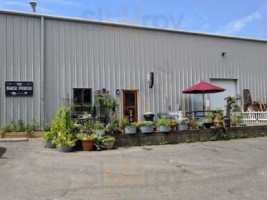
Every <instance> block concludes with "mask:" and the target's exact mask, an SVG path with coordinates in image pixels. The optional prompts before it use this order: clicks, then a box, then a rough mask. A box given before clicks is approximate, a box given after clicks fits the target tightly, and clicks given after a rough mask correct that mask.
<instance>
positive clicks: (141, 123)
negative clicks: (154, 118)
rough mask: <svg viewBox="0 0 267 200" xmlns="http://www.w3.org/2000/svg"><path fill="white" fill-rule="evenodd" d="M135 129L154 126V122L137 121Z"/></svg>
mask: <svg viewBox="0 0 267 200" xmlns="http://www.w3.org/2000/svg"><path fill="white" fill-rule="evenodd" d="M136 126H137V127H141V126H149V127H153V126H154V122H151V121H139V122H137V123H136Z"/></svg>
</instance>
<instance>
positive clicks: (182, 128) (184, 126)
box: [178, 124, 188, 131]
mask: <svg viewBox="0 0 267 200" xmlns="http://www.w3.org/2000/svg"><path fill="white" fill-rule="evenodd" d="M178 129H179V131H187V130H188V124H179V125H178Z"/></svg>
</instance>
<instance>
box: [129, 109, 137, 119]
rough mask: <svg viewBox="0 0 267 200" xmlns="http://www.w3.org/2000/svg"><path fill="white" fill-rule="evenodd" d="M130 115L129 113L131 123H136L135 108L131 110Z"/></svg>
mask: <svg viewBox="0 0 267 200" xmlns="http://www.w3.org/2000/svg"><path fill="white" fill-rule="evenodd" d="M128 113H129V121H130V122H134V116H135V111H134V108H129V109H128Z"/></svg>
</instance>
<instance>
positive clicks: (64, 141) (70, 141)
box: [53, 132, 77, 147]
mask: <svg viewBox="0 0 267 200" xmlns="http://www.w3.org/2000/svg"><path fill="white" fill-rule="evenodd" d="M76 140H77V139H76V137H74V136H73V134H66V133H61V132H59V133H58V134H57V137H56V139H55V140H54V141H53V143H54V144H55V145H56V147H61V146H70V147H73V146H75V144H76Z"/></svg>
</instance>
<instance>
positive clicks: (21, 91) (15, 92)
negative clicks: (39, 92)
mask: <svg viewBox="0 0 267 200" xmlns="http://www.w3.org/2000/svg"><path fill="white" fill-rule="evenodd" d="M5 90H6V96H32V95H33V82H30V81H6V85H5Z"/></svg>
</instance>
